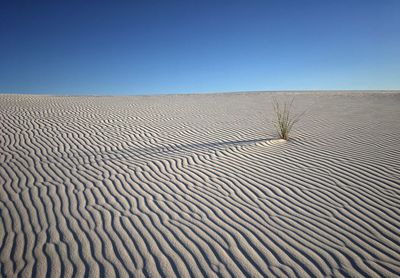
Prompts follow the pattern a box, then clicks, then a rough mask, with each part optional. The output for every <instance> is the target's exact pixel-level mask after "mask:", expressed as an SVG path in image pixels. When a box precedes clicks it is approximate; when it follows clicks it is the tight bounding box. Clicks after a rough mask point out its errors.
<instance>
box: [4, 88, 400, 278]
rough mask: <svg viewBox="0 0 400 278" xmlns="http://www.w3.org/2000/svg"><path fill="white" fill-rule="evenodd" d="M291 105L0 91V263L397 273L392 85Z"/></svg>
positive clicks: (209, 272) (54, 271) (174, 270)
mask: <svg viewBox="0 0 400 278" xmlns="http://www.w3.org/2000/svg"><path fill="white" fill-rule="evenodd" d="M281 95H282V94H281ZM295 107H296V109H297V110H298V111H302V110H303V109H306V108H308V109H309V110H308V113H307V114H306V115H305V116H304V118H303V119H302V121H301V122H299V124H298V126H297V128H296V129H295V131H294V133H293V140H292V141H289V142H281V141H270V140H269V139H273V138H275V137H276V136H275V132H274V130H273V128H272V125H271V123H270V119H271V116H272V111H271V94H227V95H221V94H216V95H191V96H188V95H182V96H157V97H51V96H29V95H0V166H1V167H0V276H3V277H13V276H15V275H20V276H21V277H28V276H31V275H37V276H39V277H43V276H45V275H50V276H52V277H59V276H62V277H72V276H83V275H85V274H89V275H90V276H99V275H110V276H116V275H121V276H125V277H126V276H129V275H131V276H138V277H140V276H152V277H156V276H159V275H163V276H168V277H173V276H181V277H188V276H210V277H212V276H216V275H221V276H244V275H246V276H254V277H261V276H309V275H311V276H317V277H326V276H330V275H333V276H335V277H339V276H349V275H354V276H386V277H390V276H396V275H399V274H400V94H399V93H365V94H362V93H354V94H351V93H329V94H328V93H307V94H298V95H296V100H295Z"/></svg>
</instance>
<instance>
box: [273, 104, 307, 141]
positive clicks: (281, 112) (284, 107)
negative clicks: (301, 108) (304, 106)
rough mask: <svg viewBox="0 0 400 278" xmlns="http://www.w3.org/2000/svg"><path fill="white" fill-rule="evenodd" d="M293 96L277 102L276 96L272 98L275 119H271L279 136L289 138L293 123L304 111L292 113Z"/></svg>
mask: <svg viewBox="0 0 400 278" xmlns="http://www.w3.org/2000/svg"><path fill="white" fill-rule="evenodd" d="M293 101H294V98H292V99H291V100H286V101H283V102H279V101H278V100H277V98H275V97H274V98H273V99H272V105H273V107H274V116H275V120H274V121H273V123H274V126H275V129H276V131H277V132H278V135H279V138H281V139H284V140H289V134H290V131H291V130H292V128H293V126H294V124H295V123H297V122H298V121H299V120H300V118H301V116H303V114H304V112H303V113H301V114H297V115H293V112H292V108H293Z"/></svg>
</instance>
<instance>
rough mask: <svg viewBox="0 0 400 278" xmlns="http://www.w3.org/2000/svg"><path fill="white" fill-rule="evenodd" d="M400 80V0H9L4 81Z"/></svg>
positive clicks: (313, 83)
mask: <svg viewBox="0 0 400 278" xmlns="http://www.w3.org/2000/svg"><path fill="white" fill-rule="evenodd" d="M306 89H400V1H399V0H375V1H369V0H364V1H354V0H338V1H333V0H332V1H323V0H319V1H317V0H316V1H311V0H310V1H307V0H293V1H289V0H282V1H277V0H275V1H267V0H266V1H252V0H248V1H218V0H214V1H104V2H103V1H92V2H90V1H48V2H46V1H19V0H15V1H0V92H19V93H51V94H147V93H149V94H151V93H180V92H181V93H189V92H221V91H251V90H306Z"/></svg>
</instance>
